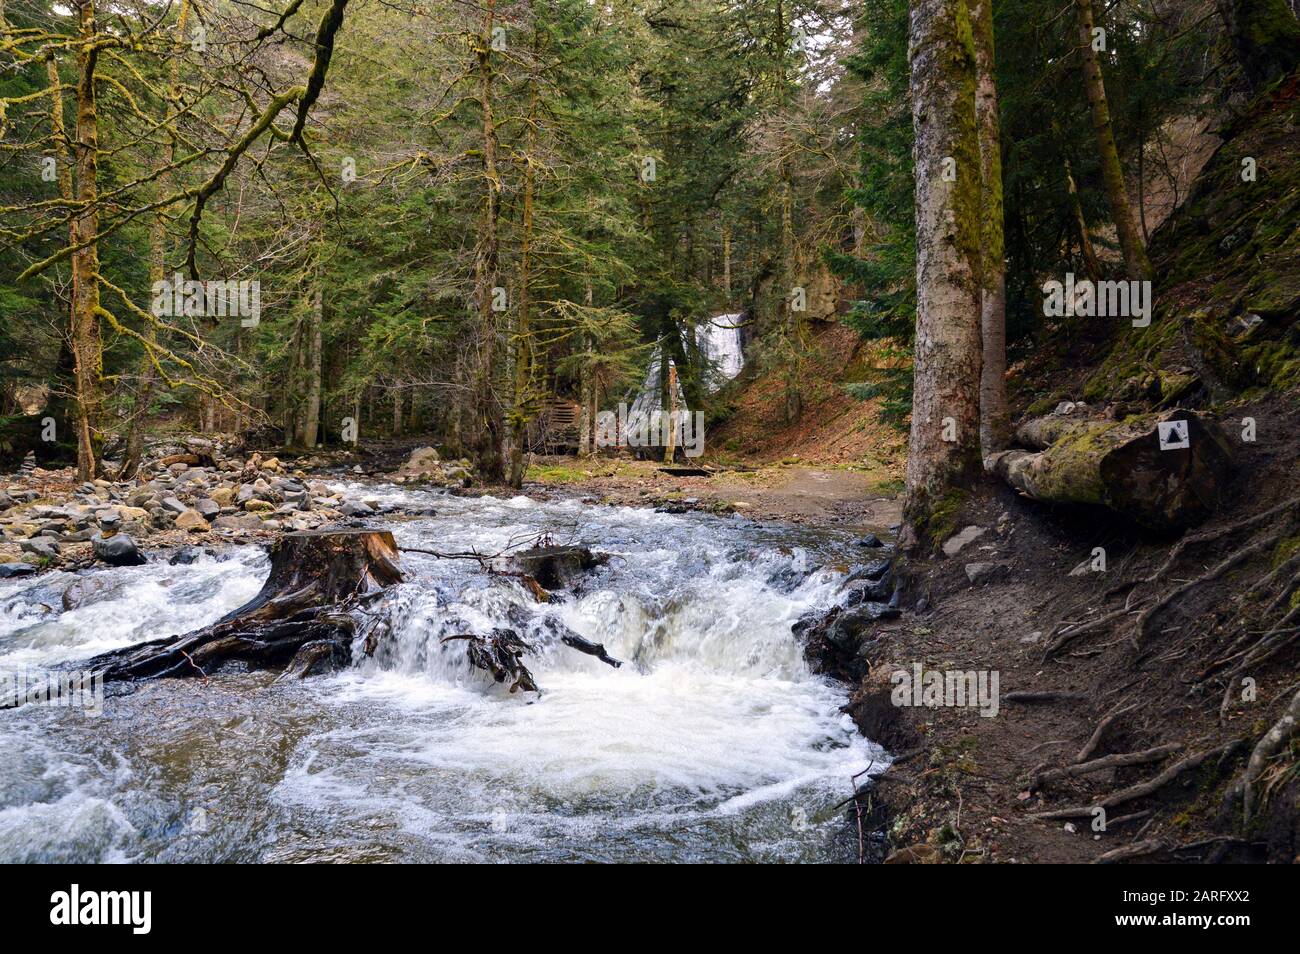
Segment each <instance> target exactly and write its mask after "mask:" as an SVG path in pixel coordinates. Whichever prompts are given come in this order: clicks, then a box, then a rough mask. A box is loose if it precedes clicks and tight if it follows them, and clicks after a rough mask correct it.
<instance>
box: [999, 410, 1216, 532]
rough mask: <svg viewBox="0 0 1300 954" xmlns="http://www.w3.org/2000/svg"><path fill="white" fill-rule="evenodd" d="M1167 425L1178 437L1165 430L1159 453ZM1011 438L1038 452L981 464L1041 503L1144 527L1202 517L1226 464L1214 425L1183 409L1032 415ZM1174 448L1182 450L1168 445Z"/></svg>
mask: <svg viewBox="0 0 1300 954" xmlns="http://www.w3.org/2000/svg"><path fill="white" fill-rule="evenodd" d="M1175 422H1182V424H1181V425H1178V426H1179V427H1180V428H1185V432H1184V433H1185V439H1179V435H1178V434H1176V433H1175V434H1173V435H1172V437H1173V439H1172V440H1170V439H1169V438H1170V436H1171V435H1170V434H1168V433H1167V434H1166V441H1165V445H1166V446H1165V447H1163V448H1162V446H1161V435H1160V432H1161V426H1160V425H1161V424H1166V425H1174V424H1175ZM1168 430H1169V428H1168V427H1166V431H1168ZM1017 439H1018V440H1020V441H1021V442H1022V443H1026V444H1029V445H1031V446H1035V447H1041V448H1043V449H1041V450H1037V451H1024V450H1008V451H1002V452H1000V453H998V454H994V455H992V456H991V457H990V458H989V461H988V465H989V467H990V469H991V470H992V471H993V472H994V473H996V474H997V475H998V476H1000V477H1002V478H1003V479H1004V480H1005V481H1006V482H1007V483H1008V484H1010V485H1011V486H1012V487H1014V488H1015V489H1016V490H1019V491H1020V492H1021V493H1024V494H1025V495H1027V496H1029V497H1032V498H1033V499H1035V500H1042V501H1046V502H1048V503H1063V504H1093V505H1098V506H1103V507H1108V508H1110V509H1111V510H1115V511H1117V512H1118V513H1121V514H1124V515H1125V516H1128V517H1130V518H1132V519H1133V520H1134V521H1136V522H1137V523H1138V524H1140V525H1142V526H1144V527H1146V528H1148V529H1151V530H1159V531H1166V530H1177V529H1182V528H1185V527H1189V526H1192V525H1194V524H1196V523H1199V522H1200V521H1202V520H1204V519H1205V518H1206V517H1208V516H1209V515H1210V514H1211V513H1213V512H1214V510H1215V509H1216V507H1217V506H1218V503H1219V497H1220V494H1221V493H1222V492H1223V490H1224V488H1225V486H1226V484H1227V481H1228V478H1229V476H1230V473H1231V467H1232V451H1231V449H1230V447H1229V444H1228V441H1227V439H1226V437H1225V436H1224V434H1223V431H1222V429H1221V428H1220V427H1219V426H1218V424H1216V423H1215V422H1214V421H1210V420H1206V419H1203V418H1201V417H1200V416H1198V415H1197V414H1196V413H1195V412H1192V411H1186V410H1173V411H1166V412H1164V413H1161V414H1141V415H1137V416H1134V417H1129V418H1125V419H1124V420H1122V421H1110V420H1106V421H1095V420H1093V421H1087V420H1085V421H1079V420H1071V419H1069V418H1056V419H1050V420H1044V419H1041V418H1040V419H1038V420H1035V421H1030V422H1029V423H1028V424H1026V425H1024V426H1022V427H1021V428H1020V429H1019V430H1018V431H1017ZM1178 444H1185V445H1186V446H1182V447H1179V446H1170V445H1178Z"/></svg>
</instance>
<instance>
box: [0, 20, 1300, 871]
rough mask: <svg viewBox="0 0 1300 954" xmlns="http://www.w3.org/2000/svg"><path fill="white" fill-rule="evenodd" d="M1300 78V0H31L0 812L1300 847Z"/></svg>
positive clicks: (61, 821) (732, 840)
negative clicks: (417, 766)
mask: <svg viewBox="0 0 1300 954" xmlns="http://www.w3.org/2000/svg"><path fill="white" fill-rule="evenodd" d="M1298 115H1300V20H1298V19H1297V3H1296V0H269V2H260V3H255V2H250V0H57V2H51V0H0V605H3V606H4V608H5V614H4V615H5V616H6V617H7V621H6V622H5V623H4V624H3V625H0V676H3V679H0V743H2V744H3V751H12V752H13V753H14V755H13V758H12V760H11V762H12V764H13V765H14V766H15V768H16V770H17V771H18V773H19V774H20V775H21V776H22V777H23V778H24V779H28V780H29V783H24V784H23V785H17V784H15V785H12V786H8V785H5V784H0V860H5V861H15V860H16V861H51V860H75V861H104V860H138V861H146V860H164V861H232V860H233V861H276V860H280V861H283V860H319V859H320V858H321V857H322V847H321V846H322V845H326V846H328V848H327V849H326V850H325V851H324V854H326V855H329V856H330V857H331V858H333V859H335V860H345V861H382V860H436V861H482V860H532V861H555V860H562V861H582V860H600V861H647V860H656V861H666V860H676V861H680V860H688V861H850V862H862V861H885V862H887V863H939V862H954V863H971V862H989V861H1007V860H1011V859H1012V858H1018V859H1019V860H1029V861H1033V862H1039V863H1044V862H1047V863H1051V862H1080V861H1092V862H1103V863H1116V862H1120V863H1122V862H1130V861H1163V862H1187V861H1203V862H1223V861H1231V862H1263V861H1279V860H1286V861H1290V860H1292V858H1294V857H1295V856H1296V852H1297V851H1300V808H1298V807H1297V806H1300V734H1297V719H1298V718H1300V693H1297V692H1296V687H1295V685H1294V677H1295V666H1296V664H1297V661H1300V655H1297V654H1298V653H1300V645H1298V642H1300V640H1298V637H1300V487H1297V473H1300V470H1298V469H1297V467H1296V459H1297V457H1300V445H1298V444H1297V441H1296V437H1295V435H1296V427H1297V425H1300V402H1297V400H1296V397H1297V389H1300V325H1297V317H1298V316H1300V282H1298V281H1297V277H1296V276H1297V275H1300V129H1298V127H1297V119H1298ZM69 673H73V674H79V675H80V676H82V677H84V683H80V684H77V686H78V687H79V689H78V692H77V693H74V694H75V695H76V698H77V699H78V700H83V701H84V699H85V698H92V699H93V705H94V707H98V708H100V709H103V710H107V711H109V712H113V711H116V712H118V713H119V714H120V715H119V716H118V718H116V719H114V720H112V722H111V724H110V725H108V726H105V727H104V728H103V729H102V730H101V729H96V728H94V726H91V727H90V728H85V727H82V728H78V729H76V730H72V729H70V728H69V726H70V725H71V724H72V723H70V722H67V721H65V720H67V719H68V718H69V716H68V715H67V714H66V713H61V712H59V711H58V708H57V707H56V706H55V705H54V697H55V696H58V695H60V693H62V694H65V695H66V694H67V692H68V691H69V685H68V681H69V680H68V674H69ZM217 676H220V679H214V678H211V677H217ZM308 677H312V678H308ZM349 680H353V681H349ZM73 682H76V680H73ZM217 682H224V683H225V684H227V685H228V686H229V687H230V688H229V689H226V690H223V691H226V692H229V693H231V694H233V697H232V698H231V699H226V698H224V697H222V696H220V695H219V694H218V692H217V691H216V690H214V689H211V688H204V689H203V690H202V694H201V696H199V697H197V700H198V701H195V702H194V703H193V706H194V709H193V711H187V712H186V713H185V714H184V715H182V716H178V718H177V721H176V722H175V724H171V723H167V722H166V720H162V723H163V726H162V727H161V728H160V729H159V734H158V737H157V738H155V739H152V740H151V741H150V742H148V743H147V744H146V743H144V742H141V741H138V740H137V738H136V736H135V735H134V734H130V733H131V730H132V727H138V726H143V725H146V724H151V723H152V722H153V717H152V716H151V713H154V712H174V711H175V709H174V707H175V706H176V705H177V704H178V702H177V700H178V699H180V698H182V697H181V696H178V695H176V694H177V693H186V692H188V693H193V692H195V691H196V690H194V689H193V688H192V687H193V686H195V685H202V686H203V687H209V686H211V685H213V684H215V683H217ZM6 687H8V691H9V697H8V699H7V700H6V697H5V695H4V693H5V691H6ZM182 687H190V688H182ZM286 687H287V688H286ZM349 687H350V688H349ZM431 687H432V688H431ZM74 688H77V687H74ZM967 690H969V692H967ZM286 693H291V694H293V695H292V696H289V697H286V696H285V694H286ZM349 693H351V695H349ZM430 693H432V695H430ZM87 694H88V695H87ZM968 695H969V698H967V697H968ZM343 696H346V697H347V698H349V699H350V700H352V703H353V704H354V705H357V706H360V707H361V708H362V709H363V710H364V711H366V712H368V713H369V715H367V716H365V717H364V718H362V721H361V722H360V723H357V722H354V721H349V720H352V719H354V718H356V717H354V716H351V715H347V714H345V713H344V712H343V710H342V709H340V707H339V706H340V704H339V701H338V700H339V699H340V698H341V697H343ZM1174 696H1177V698H1178V699H1179V700H1180V702H1179V704H1177V705H1174V704H1165V703H1166V702H1167V700H1170V699H1172V698H1173V697H1174ZM680 699H686V700H688V701H685V702H680V703H679V702H678V701H675V700H680ZM358 700H360V701H358ZM523 700H532V701H534V702H536V703H537V704H536V705H529V704H528V703H526V702H525V701H523ZM38 703H39V704H38ZM548 703H549V705H548ZM78 704H79V703H78ZM230 706H237V707H239V708H240V709H241V710H244V711H247V712H255V713H258V714H259V715H260V716H262V717H263V718H264V721H265V723H266V724H267V725H271V724H274V725H276V726H277V727H276V728H274V729H272V728H268V729H265V730H263V731H265V732H267V733H269V734H268V735H267V736H266V737H264V738H262V740H261V743H260V744H258V745H256V746H254V747H253V748H252V750H250V751H248V752H242V751H241V747H240V746H238V745H231V744H228V743H230V742H231V741H232V739H231V738H227V730H226V729H225V728H217V727H218V726H224V724H225V723H224V721H223V720H224V719H225V715H224V713H225V712H227V711H228V708H227V707H230ZM73 707H74V708H75V707H76V706H75V705H74V706H73ZM290 712H292V713H294V719H292V720H290V719H289V718H288V715H289V713H290ZM399 712H400V713H401V714H400V716H399V715H397V714H396V713H399ZM600 712H608V713H613V714H612V715H610V716H609V718H608V719H604V718H602V719H600V728H598V729H592V730H590V731H592V732H593V736H592V738H590V739H589V740H588V741H587V744H586V745H583V746H577V743H576V742H575V741H574V740H575V739H576V738H577V737H579V736H581V735H583V734H584V733H585V732H586V731H587V729H586V728H585V727H586V726H588V725H590V721H589V720H590V719H592V718H593V716H594V715H595V714H596V713H600ZM795 712H798V713H799V715H797V716H796V715H794V714H792V713H795ZM756 713H757V714H756ZM299 720H300V721H301V725H300V726H297V727H295V728H292V729H291V728H290V727H289V725H288V723H290V722H294V723H295V725H296V723H297V722H298V721H299ZM467 723H469V724H472V725H474V729H473V730H469V729H466V728H464V726H465V725H466V724H467ZM77 724H78V725H79V726H80V725H83V724H82V723H77ZM84 725H90V723H85V724H84ZM354 730H355V731H358V732H361V731H371V732H375V733H380V735H381V737H380V738H379V740H378V741H377V743H376V744H375V745H374V746H373V747H366V746H361V749H363V750H364V751H355V752H354V751H351V748H350V746H351V743H344V742H342V741H340V740H341V739H342V738H343V737H344V736H345V735H347V733H348V732H351V731H354ZM100 732H102V733H104V734H103V735H100V734H96V733H100ZM123 732H126V733H128V735H119V733H123ZM200 735H202V736H203V737H204V741H202V742H199V741H197V739H198V737H199V736H200ZM33 740H36V741H33ZM55 740H57V741H55ZM1025 740H1029V741H1028V742H1025ZM38 741H39V745H38V744H37V742H38ZM117 743H120V747H121V749H122V751H123V752H124V753H127V754H124V755H122V756H121V758H122V759H124V762H123V765H127V764H129V765H131V766H133V767H134V768H136V769H138V768H140V767H147V768H148V770H149V771H146V772H145V773H144V775H146V776H147V775H148V774H149V772H151V771H153V770H154V769H157V768H159V767H161V766H168V765H173V764H176V763H178V761H183V762H184V764H185V765H186V766H187V767H186V769H185V770H184V771H182V772H180V777H177V778H172V777H170V776H168V780H167V781H166V782H165V783H163V782H161V781H160V782H159V783H158V785H150V784H148V783H142V782H140V781H123V780H122V777H121V775H120V773H115V772H113V771H110V770H109V769H108V768H105V767H104V766H103V765H101V764H100V763H98V762H97V761H96V766H97V767H95V768H93V769H92V768H87V767H86V766H87V764H88V763H87V761H86V760H87V759H88V758H89V757H90V756H89V754H88V753H90V752H91V751H93V750H95V749H96V748H97V747H99V746H102V745H104V744H110V745H112V744H117ZM38 749H39V752H40V754H37V752H38ZM399 751H400V752H404V753H406V757H400V758H399V757H397V756H396V755H395V754H394V753H396V752H399ZM415 752H419V753H421V754H420V755H419V756H418V757H414V756H412V753H415ZM1076 752H1077V755H1076ZM241 757H246V758H248V759H252V760H253V761H254V762H256V764H257V765H258V766H259V767H260V769H262V770H263V771H261V772H260V774H258V773H254V774H257V781H254V780H253V778H252V776H251V775H249V773H243V772H241V770H240V768H239V766H240V763H239V762H238V759H239V758H241ZM412 758H414V759H415V761H417V762H422V763H425V764H426V767H427V769H428V774H427V775H426V774H421V773H420V772H419V771H415V770H413V769H412V768H411V759H412ZM123 771H125V769H124V770H123ZM316 772H323V773H324V774H325V775H326V776H327V777H328V780H329V781H328V783H327V784H326V785H324V787H322V783H320V782H319V781H318V782H312V781H311V779H313V778H316V776H315V774H314V773H316ZM215 774H222V775H223V777H224V776H225V775H230V776H231V777H232V778H233V777H234V776H235V775H241V774H242V775H248V777H247V778H244V779H243V780H242V781H239V782H235V781H231V782H230V783H229V785H228V787H225V788H221V787H220V786H217V787H218V788H221V790H220V791H218V792H216V793H215V794H214V792H213V788H214V786H213V784H212V782H211V779H212V778H213V777H214V775H215ZM38 778H40V779H44V780H45V781H43V782H41V783H40V784H39V785H38V784H37V783H36V782H35V781H34V780H35V779H38ZM385 778H387V779H390V780H392V779H397V781H396V782H393V787H392V788H391V789H389V788H385V787H383V786H382V785H380V784H379V782H380V781H382V780H383V779H385ZM431 779H437V780H438V781H436V782H435V781H431ZM327 789H328V791H327ZM464 792H469V793H470V794H471V795H472V796H473V797H472V798H471V799H470V801H472V802H474V805H473V806H472V809H471V808H467V807H466V806H465V805H464V804H463V803H462V802H461V801H460V800H458V799H457V797H456V796H457V794H458V793H461V794H463V793H464ZM701 793H707V795H705V794H701ZM845 796H847V799H846V797H845ZM142 802H143V803H145V804H147V805H148V806H149V807H148V808H147V810H146V809H145V808H142V807H141V804H142ZM376 804H378V805H381V806H382V807H381V808H380V809H377V810H378V811H379V812H380V819H379V820H377V821H374V825H375V826H376V828H375V835H374V838H373V839H370V840H369V841H367V840H366V839H364V838H360V839H358V838H356V837H355V836H354V835H348V836H346V837H344V836H343V835H342V834H341V832H344V831H350V830H352V829H353V828H354V826H355V824H356V817H355V813H356V812H358V811H361V810H362V809H361V808H360V807H359V806H362V805H365V806H367V808H366V809H365V810H366V811H370V810H372V809H373V807H374V806H375V805H376ZM237 805H238V806H244V807H242V808H240V809H238V810H239V811H243V812H246V813H248V815H247V818H248V819H250V820H249V821H248V822H247V824H246V826H245V827H246V828H247V829H248V830H247V831H245V830H243V829H241V830H240V832H238V833H231V831H230V830H229V829H221V825H222V824H223V822H222V821H220V819H222V818H225V819H226V822H225V823H227V824H228V822H229V816H230V815H231V814H232V813H233V812H235V811H236V809H235V808H234V807H233V806H237ZM737 806H742V807H737ZM6 813H7V814H8V815H9V816H10V817H11V818H12V819H13V820H12V821H9V820H5V815H6ZM141 813H145V814H148V816H149V817H150V818H152V819H157V818H159V817H165V818H167V819H169V821H168V822H167V824H166V825H163V826H161V827H163V828H166V829H167V830H168V832H170V834H166V835H164V834H161V833H160V832H159V831H158V830H155V828H157V827H158V826H154V825H152V823H149V824H145V823H143V822H142V821H141V818H142V817H143V815H142V814H141ZM688 815H689V817H690V818H691V819H692V821H690V822H689V823H687V822H686V821H683V819H685V818H686V817H687V816H688ZM629 817H630V818H632V819H633V821H631V822H629V821H628V819H629ZM309 818H310V819H311V821H310V822H308V821H305V820H304V819H309ZM663 818H673V819H676V820H675V821H672V822H668V821H663V820H662V819H663ZM196 819H197V820H196ZM214 819H218V820H216V821H214ZM635 819H642V820H641V821H635ZM593 821H598V822H599V824H600V826H601V827H602V830H604V832H605V834H604V835H603V836H602V837H601V838H600V839H597V841H596V843H594V844H593V845H590V846H586V845H584V844H583V842H582V840H581V839H579V838H577V837H576V836H575V834H574V832H576V831H579V830H586V829H585V828H583V827H582V826H584V825H589V824H591V823H593ZM624 823H627V824H624ZM1098 824H1100V827H1098ZM213 825H216V826H218V828H219V829H220V830H221V834H220V835H214V834H213V828H212V827H211V826H213ZM151 826H152V827H151ZM679 826H680V827H679ZM254 831H256V832H258V834H256V835H254V834H252V832H254ZM304 831H306V832H308V833H307V834H304ZM176 832H180V833H181V834H176ZM773 846H778V847H773Z"/></svg>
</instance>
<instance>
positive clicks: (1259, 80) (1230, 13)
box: [1217, 0, 1300, 90]
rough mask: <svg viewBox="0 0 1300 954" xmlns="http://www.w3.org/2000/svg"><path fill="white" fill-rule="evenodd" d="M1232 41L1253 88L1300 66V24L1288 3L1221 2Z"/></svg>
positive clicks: (1256, 0)
mask: <svg viewBox="0 0 1300 954" xmlns="http://www.w3.org/2000/svg"><path fill="white" fill-rule="evenodd" d="M1217 3H1218V7H1219V13H1220V15H1222V17H1223V22H1224V24H1225V26H1226V27H1227V29H1228V39H1229V41H1230V42H1231V43H1232V51H1233V53H1234V54H1236V57H1237V62H1239V63H1240V64H1241V71H1242V72H1243V73H1244V74H1245V76H1246V81H1247V82H1248V83H1250V85H1251V88H1252V89H1256V90H1258V89H1260V88H1262V87H1264V86H1267V85H1268V84H1269V83H1271V82H1273V81H1274V80H1276V79H1279V78H1280V77H1283V76H1287V75H1288V74H1290V73H1291V71H1292V70H1294V69H1295V68H1296V66H1297V65H1300V22H1297V20H1296V15H1295V14H1294V13H1293V12H1292V11H1291V9H1290V8H1289V7H1288V6H1287V5H1286V0H1217Z"/></svg>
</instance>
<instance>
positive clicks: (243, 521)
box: [213, 513, 262, 530]
mask: <svg viewBox="0 0 1300 954" xmlns="http://www.w3.org/2000/svg"><path fill="white" fill-rule="evenodd" d="M213 526H215V527H218V528H220V529H222V530H260V529H261V528H262V521H261V520H259V519H258V518H257V517H255V516H254V515H253V514H251V513H245V514H225V515H223V516H220V517H218V518H217V519H216V520H214V521H213Z"/></svg>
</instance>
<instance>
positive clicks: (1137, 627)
mask: <svg viewBox="0 0 1300 954" xmlns="http://www.w3.org/2000/svg"><path fill="white" fill-rule="evenodd" d="M1280 539H1282V533H1281V531H1279V532H1278V533H1274V534H1271V535H1269V536H1267V537H1264V538H1262V539H1260V540H1256V541H1255V542H1254V543H1252V544H1250V545H1249V546H1247V547H1243V548H1242V549H1240V550H1238V551H1236V552H1235V553H1233V554H1231V555H1230V556H1228V557H1227V558H1226V559H1224V560H1222V561H1220V562H1219V563H1218V564H1217V565H1216V566H1213V567H1211V568H1210V569H1209V570H1206V571H1205V572H1204V573H1202V574H1201V575H1200V576H1198V577H1196V578H1194V579H1191V580H1188V581H1187V582H1186V583H1183V584H1182V585H1181V586H1177V587H1175V588H1174V589H1172V590H1170V591H1169V592H1168V593H1167V594H1165V595H1164V596H1163V597H1161V598H1160V599H1158V600H1156V601H1155V602H1154V603H1152V604H1151V605H1150V606H1148V607H1147V608H1146V609H1144V610H1143V611H1142V614H1141V615H1140V616H1139V617H1138V618H1137V623H1136V624H1134V627H1133V641H1134V642H1135V643H1138V642H1141V641H1142V640H1143V639H1145V638H1146V637H1147V635H1148V634H1149V633H1148V631H1149V630H1150V628H1151V622H1152V620H1154V619H1155V618H1156V616H1157V615H1158V614H1159V613H1160V612H1161V611H1163V610H1164V608H1165V607H1166V606H1168V605H1169V604H1170V603H1172V602H1173V601H1174V600H1176V599H1178V597H1180V596H1182V595H1183V594H1184V593H1186V592H1187V591H1188V590H1192V589H1195V588H1196V587H1198V586H1203V585H1204V584H1206V583H1209V582H1210V581H1212V580H1217V579H1218V578H1219V577H1221V576H1223V574H1225V573H1227V572H1228V571H1229V570H1231V569H1232V568H1233V567H1235V566H1237V565H1238V564H1241V563H1244V562H1246V561H1247V560H1249V559H1250V558H1251V557H1253V556H1255V555H1256V554H1257V553H1260V552H1261V551H1263V550H1266V549H1269V548H1270V547H1272V546H1274V545H1275V544H1276V543H1277V541H1278V540H1280Z"/></svg>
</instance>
